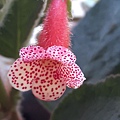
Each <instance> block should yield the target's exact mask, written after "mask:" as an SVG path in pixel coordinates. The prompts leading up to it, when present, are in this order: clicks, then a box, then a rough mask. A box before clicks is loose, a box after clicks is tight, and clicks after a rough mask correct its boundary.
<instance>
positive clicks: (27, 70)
mask: <svg viewBox="0 0 120 120" xmlns="http://www.w3.org/2000/svg"><path fill="white" fill-rule="evenodd" d="M39 72H40V62H39V61H34V62H23V61H22V59H21V58H19V59H17V60H16V61H15V62H14V63H13V65H12V66H11V68H10V70H9V72H8V78H9V80H10V83H11V85H12V86H13V87H14V88H15V89H18V90H20V91H27V90H30V89H31V88H32V81H33V80H34V79H36V78H38V77H39Z"/></svg>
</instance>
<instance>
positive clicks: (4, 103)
mask: <svg viewBox="0 0 120 120" xmlns="http://www.w3.org/2000/svg"><path fill="white" fill-rule="evenodd" d="M0 109H1V110H2V112H7V111H9V110H10V109H11V105H10V100H9V97H8V95H7V93H6V90H5V88H4V86H3V84H2V81H1V80H0Z"/></svg>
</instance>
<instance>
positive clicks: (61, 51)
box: [46, 46, 76, 64]
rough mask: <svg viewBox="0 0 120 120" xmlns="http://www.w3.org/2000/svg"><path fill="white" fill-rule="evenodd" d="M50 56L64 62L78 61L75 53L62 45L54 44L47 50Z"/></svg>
mask: <svg viewBox="0 0 120 120" xmlns="http://www.w3.org/2000/svg"><path fill="white" fill-rule="evenodd" d="M46 53H47V54H49V56H50V58H51V59H53V60H57V61H59V62H62V63H67V64H68V63H74V62H75V61H76V57H75V55H74V54H73V53H72V52H71V51H70V50H69V49H67V48H65V47H62V46H52V47H49V48H48V49H47V51H46Z"/></svg>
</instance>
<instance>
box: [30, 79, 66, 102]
mask: <svg viewBox="0 0 120 120" xmlns="http://www.w3.org/2000/svg"><path fill="white" fill-rule="evenodd" d="M65 90H66V84H65V82H63V81H62V80H59V79H53V78H51V79H48V80H45V79H41V80H36V81H33V86H32V92H33V94H34V95H35V96H36V97H37V98H38V99H41V100H45V101H51V100H57V99H58V98H60V97H61V96H62V95H63V93H64V92H65Z"/></svg>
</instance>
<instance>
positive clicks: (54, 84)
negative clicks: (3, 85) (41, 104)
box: [8, 0, 85, 101]
mask: <svg viewBox="0 0 120 120" xmlns="http://www.w3.org/2000/svg"><path fill="white" fill-rule="evenodd" d="M66 1H67V0H52V2H51V4H50V6H49V9H48V12H47V15H46V18H45V20H44V24H43V30H42V31H41V33H40V34H39V36H38V44H37V45H35V46H28V47H23V48H22V49H21V50H20V52H19V55H20V58H18V59H17V60H16V61H15V62H14V63H13V65H12V66H11V68H10V70H9V72H8V78H9V80H10V83H11V85H12V86H13V87H14V88H15V89H18V90H20V91H28V90H32V92H33V94H34V95H35V96H36V97H37V98H39V99H41V100H45V101H51V100H57V99H58V98H60V97H61V96H62V95H63V93H64V92H65V90H66V86H67V87H69V88H74V89H76V88H78V87H80V86H81V85H82V84H83V81H84V80H85V77H84V74H83V73H82V71H81V69H80V68H79V66H78V65H77V64H76V63H75V61H76V57H75V55H74V54H73V53H72V52H71V51H70V50H69V46H70V37H69V34H70V32H69V28H68V19H67V6H66Z"/></svg>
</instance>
